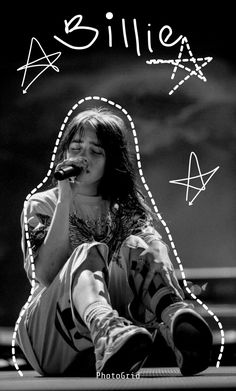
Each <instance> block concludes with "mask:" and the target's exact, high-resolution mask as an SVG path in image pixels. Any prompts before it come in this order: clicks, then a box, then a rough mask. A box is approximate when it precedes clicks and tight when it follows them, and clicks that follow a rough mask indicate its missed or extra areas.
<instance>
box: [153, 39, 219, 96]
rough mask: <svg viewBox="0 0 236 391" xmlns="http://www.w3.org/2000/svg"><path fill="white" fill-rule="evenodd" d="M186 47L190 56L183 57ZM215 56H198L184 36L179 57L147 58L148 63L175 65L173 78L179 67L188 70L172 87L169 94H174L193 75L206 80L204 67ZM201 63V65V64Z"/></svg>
mask: <svg viewBox="0 0 236 391" xmlns="http://www.w3.org/2000/svg"><path fill="white" fill-rule="evenodd" d="M184 47H186V48H187V50H188V54H189V57H188V58H182V55H183V49H184ZM212 59H213V57H199V58H196V57H194V56H193V53H192V51H191V49H190V46H189V43H188V39H187V37H183V38H182V40H181V46H180V51H179V55H178V58H176V59H170V60H163V59H151V60H147V61H146V63H147V64H149V65H158V64H171V65H173V66H174V69H173V72H172V75H171V80H173V79H174V78H175V75H176V72H177V69H178V68H180V69H184V70H185V71H186V72H187V75H186V76H185V77H184V78H183V79H181V80H180V81H179V82H178V83H177V84H176V85H175V86H174V87H173V88H172V89H171V91H169V95H172V94H173V93H174V92H175V91H176V90H177V89H178V88H179V87H180V86H181V85H183V84H184V82H185V81H187V80H188V79H190V77H192V76H196V77H198V78H199V79H200V80H202V81H204V82H206V81H207V79H206V77H205V76H204V74H203V72H202V68H204V67H205V66H206V65H207V64H209V63H210V62H211V61H212ZM185 63H193V64H194V68H193V69H191V68H189V66H186V65H184V64H185ZM200 63H201V65H199V64H200Z"/></svg>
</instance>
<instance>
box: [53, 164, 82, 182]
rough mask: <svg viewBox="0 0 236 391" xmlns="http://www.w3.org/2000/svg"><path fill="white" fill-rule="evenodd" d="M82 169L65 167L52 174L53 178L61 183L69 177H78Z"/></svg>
mask: <svg viewBox="0 0 236 391" xmlns="http://www.w3.org/2000/svg"><path fill="white" fill-rule="evenodd" d="M83 169H84V167H77V166H67V167H64V168H60V169H59V170H57V171H55V172H54V178H55V179H57V180H58V181H63V180H64V179H67V178H70V177H71V176H78V175H79V174H81V172H82V171H83Z"/></svg>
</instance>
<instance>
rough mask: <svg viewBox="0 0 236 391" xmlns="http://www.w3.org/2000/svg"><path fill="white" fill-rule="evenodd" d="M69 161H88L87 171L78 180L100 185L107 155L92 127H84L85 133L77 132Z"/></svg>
mask: <svg viewBox="0 0 236 391" xmlns="http://www.w3.org/2000/svg"><path fill="white" fill-rule="evenodd" d="M66 158H67V159H72V160H75V161H76V160H81V159H83V160H85V161H87V169H85V170H83V171H82V173H81V174H80V175H79V178H78V179H77V180H78V181H79V182H80V183H81V184H88V185H91V184H96V183H97V184H98V183H99V181H100V180H101V178H102V177H103V174H104V170H105V164H106V155H105V151H104V149H103V148H102V146H101V144H100V142H99V141H98V138H97V135H96V130H95V129H94V128H93V127H92V126H91V125H90V124H86V125H85V126H84V129H83V132H77V133H76V134H75V135H74V137H73V139H72V141H71V143H70V145H69V148H68V150H67V153H66Z"/></svg>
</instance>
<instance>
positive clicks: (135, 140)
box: [12, 96, 224, 376]
mask: <svg viewBox="0 0 236 391" xmlns="http://www.w3.org/2000/svg"><path fill="white" fill-rule="evenodd" d="M91 100H95V101H101V102H104V103H106V104H109V105H110V106H113V107H115V108H116V109H119V110H120V111H121V112H122V113H123V114H124V115H125V116H126V117H127V119H128V121H129V124H130V127H131V130H132V134H133V139H134V146H135V152H136V159H137V166H138V172H139V175H140V177H141V181H142V183H143V186H144V188H145V190H146V191H147V194H148V196H149V198H150V200H151V203H152V206H153V209H154V211H155V213H156V215H157V217H158V218H159V220H160V222H161V223H162V225H163V226H164V228H165V231H166V233H167V236H168V239H169V241H170V246H171V248H172V251H173V254H174V256H175V259H176V261H177V263H178V267H179V270H180V272H181V277H182V279H183V284H184V289H185V290H186V292H187V293H188V294H189V295H190V296H191V297H192V299H193V300H195V301H197V302H198V304H200V305H201V306H202V307H203V308H204V309H205V310H206V311H207V312H208V314H209V315H210V316H212V317H213V318H214V320H215V321H216V322H217V324H218V327H219V329H220V334H221V347H220V353H219V355H218V358H217V363H216V367H217V368H219V366H220V361H221V358H222V355H223V351H224V330H223V327H222V324H221V322H220V321H219V319H218V318H217V316H216V315H215V314H214V313H213V312H212V311H211V310H210V309H209V308H208V307H207V305H206V304H204V303H203V302H202V301H201V300H200V299H198V298H197V296H196V295H194V294H193V293H192V292H191V290H190V289H189V287H188V285H187V281H186V277H185V273H184V269H183V266H182V263H181V260H180V258H179V256H178V252H177V250H176V247H175V244H174V241H173V238H172V236H171V234H170V230H169V228H168V226H167V224H166V222H165V221H164V220H163V218H162V216H161V215H160V213H159V210H158V208H157V206H156V202H155V200H154V198H153V196H152V193H151V191H150V189H149V187H148V185H147V183H146V180H145V178H144V175H143V170H142V164H141V158H140V149H139V143H138V137H137V133H136V130H135V126H134V122H133V120H132V118H131V116H130V115H129V113H128V112H127V111H126V110H125V109H124V108H122V107H121V106H120V105H119V104H117V103H114V102H113V101H111V100H108V99H106V98H103V97H100V96H87V97H85V98H83V99H80V100H79V101H78V102H77V103H76V104H75V105H74V106H73V107H72V108H71V109H70V110H69V111H68V113H67V115H66V116H65V118H64V121H63V123H62V125H61V128H60V131H59V133H58V137H57V140H56V143H55V147H54V149H53V154H52V158H51V163H50V166H49V170H48V172H47V174H46V176H45V177H44V179H43V180H42V182H41V183H40V184H39V185H38V186H36V187H35V188H34V189H33V190H32V191H31V192H30V193H29V194H28V195H27V197H26V199H25V202H24V224H25V235H26V242H27V247H28V251H29V255H30V261H31V269H32V286H31V290H30V295H29V297H28V300H27V302H26V303H25V305H24V306H23V308H22V310H21V311H20V314H19V317H18V319H17V321H16V324H15V328H14V331H13V336H12V361H13V363H14V366H15V369H16V370H17V372H18V374H19V375H20V376H23V373H22V371H21V370H20V368H19V366H18V364H17V360H16V356H15V345H16V334H17V330H18V327H19V324H20V322H21V319H22V317H23V315H24V313H25V311H26V309H27V308H28V305H29V304H30V302H31V299H32V295H33V292H34V289H35V264H34V258H33V253H32V248H31V243H30V237H29V229H28V223H27V214H26V211H27V203H28V201H29V199H30V198H31V196H32V195H33V194H34V193H36V192H37V191H38V190H39V189H40V188H41V187H42V186H43V185H44V184H45V183H46V182H47V180H48V179H49V177H50V175H51V173H52V169H53V167H54V161H55V157H56V153H57V149H58V145H59V143H60V140H61V137H62V135H63V131H64V129H65V126H66V123H67V122H68V120H69V117H70V116H71V114H73V112H74V111H75V110H76V109H77V108H78V107H79V106H80V105H81V104H83V103H84V102H87V101H91Z"/></svg>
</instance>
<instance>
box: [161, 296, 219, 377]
mask: <svg viewBox="0 0 236 391" xmlns="http://www.w3.org/2000/svg"><path fill="white" fill-rule="evenodd" d="M179 307H180V308H179V309H178V304H173V305H170V306H169V307H167V308H166V310H164V311H163V313H162V320H163V323H161V324H160V325H159V331H160V333H161V334H162V336H163V337H164V339H165V340H166V342H167V344H168V345H169V346H170V347H171V348H172V350H173V351H174V353H175V357H176V361H177V364H178V367H179V369H180V371H181V373H182V375H184V376H190V375H194V374H196V373H198V372H202V371H204V370H205V369H206V368H208V366H209V364H210V357H211V350H212V343H213V341H212V333H211V330H210V328H209V326H208V324H207V323H206V322H205V320H204V319H203V318H202V317H201V316H200V315H199V314H198V313H197V312H196V311H194V310H193V309H192V308H193V306H190V305H188V304H185V303H181V304H180V305H179ZM181 307H182V308H181ZM191 307H192V308H191ZM176 308H177V309H176Z"/></svg>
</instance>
